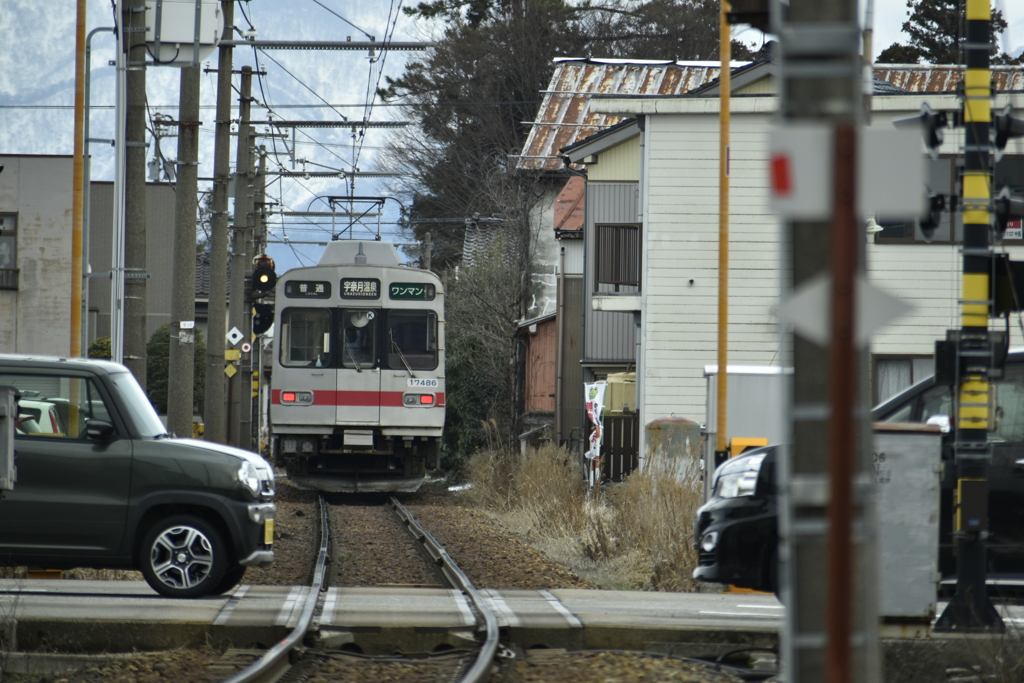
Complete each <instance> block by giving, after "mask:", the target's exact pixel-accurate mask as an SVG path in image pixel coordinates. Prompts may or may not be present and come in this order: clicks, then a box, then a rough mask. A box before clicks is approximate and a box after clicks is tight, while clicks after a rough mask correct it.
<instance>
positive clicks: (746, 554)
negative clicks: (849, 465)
mask: <svg viewBox="0 0 1024 683" xmlns="http://www.w3.org/2000/svg"><path fill="white" fill-rule="evenodd" d="M993 388H994V393H995V406H996V408H995V416H994V425H993V429H992V431H991V432H990V433H989V441H990V442H991V444H992V464H991V467H990V469H989V499H988V513H989V537H988V540H987V548H988V571H989V573H990V574H991V575H994V574H1015V575H1021V574H1024V352H1022V351H1013V352H1010V353H1009V354H1008V356H1007V360H1006V365H1005V368H1004V372H1003V378H1002V379H999V380H996V381H995V382H994V387H993ZM952 412H953V399H952V388H951V387H949V386H946V385H936V384H935V383H934V381H933V379H931V378H929V379H926V380H923V381H921V382H919V383H917V384H915V385H914V386H912V387H910V388H909V389H906V390H905V391H903V392H901V393H899V394H897V395H896V396H894V397H892V398H890V399H888V400H887V401H885V402H883V403H881V404H879V405H878V406H877V407H875V409H874V410H872V412H871V416H872V419H873V420H874V421H875V422H931V423H933V424H938V425H940V426H942V427H943V429H948V426H949V423H950V420H951V416H952ZM775 462H776V458H775V448H774V447H768V448H763V449H757V450H754V451H748V452H747V453H744V454H742V455H741V456H739V457H737V458H733V459H731V460H729V461H727V462H725V463H723V464H722V465H721V466H720V467H718V468H717V469H716V470H715V473H714V475H713V476H714V479H713V483H712V495H711V498H710V499H709V500H708V502H707V503H705V504H704V505H703V506H701V507H700V509H698V511H697V522H696V526H695V528H694V533H695V543H696V547H697V552H698V555H699V559H698V565H697V567H696V569H694V571H693V577H694V578H695V579H697V580H700V581H710V582H715V583H729V584H732V585H735V586H740V587H744V588H753V589H755V590H765V591H772V592H774V591H775V590H776V589H777V587H778V586H777V576H778V570H777V567H776V563H777V561H778V560H777V550H776V549H777V547H778V528H777V520H778V508H777V501H776V496H777V490H776V483H775V481H776V480H775ZM942 464H943V467H942V487H941V491H942V494H941V495H942V498H941V510H942V512H941V515H940V525H939V531H940V537H939V570H940V571H941V572H942V574H943V575H944V576H950V575H953V574H955V572H956V560H955V558H954V557H953V554H952V548H953V542H952V513H951V510H952V503H953V490H954V488H955V487H956V467H955V466H954V461H953V452H952V446H951V444H950V443H947V442H946V440H944V443H943V449H942ZM734 480H737V481H742V482H744V484H743V485H742V486H734V484H733V483H732V482H733V481H734Z"/></svg>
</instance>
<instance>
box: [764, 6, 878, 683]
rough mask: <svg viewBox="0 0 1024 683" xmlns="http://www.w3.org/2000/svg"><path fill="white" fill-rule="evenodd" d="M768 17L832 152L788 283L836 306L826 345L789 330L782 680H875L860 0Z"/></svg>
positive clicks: (797, 105)
mask: <svg viewBox="0 0 1024 683" xmlns="http://www.w3.org/2000/svg"><path fill="white" fill-rule="evenodd" d="M775 8H776V9H778V4H776V5H775ZM773 21H774V24H775V25H774V27H773V28H774V32H775V33H777V34H778V35H779V36H780V43H781V50H782V54H781V66H782V68H781V75H782V78H781V86H780V114H781V116H782V118H783V119H784V120H785V123H786V124H789V125H800V124H802V125H805V126H807V127H808V128H810V127H811V126H810V124H818V125H820V124H822V123H826V124H827V125H829V126H830V128H831V130H832V132H831V142H832V145H831V146H832V148H833V155H832V158H831V160H826V162H825V163H826V164H829V163H830V164H832V168H833V169H834V170H833V172H832V177H833V186H832V201H831V206H832V218H831V222H826V221H815V220H804V221H792V222H789V223H788V224H787V226H786V230H785V234H786V247H785V248H787V249H788V254H789V260H790V262H789V264H788V268H787V270H789V272H790V277H791V283H790V284H791V287H792V289H793V290H797V289H799V288H800V287H801V286H802V285H805V284H806V283H808V282H809V281H810V280H811V279H813V278H815V277H816V276H819V275H822V274H826V275H831V282H832V296H831V302H832V303H831V321H830V322H831V324H830V329H831V341H830V346H829V348H823V347H822V346H818V345H817V344H815V343H814V342H811V341H809V340H807V339H804V338H803V337H800V336H798V335H794V336H793V346H792V353H793V358H792V361H793V368H794V380H793V382H794V384H793V403H792V407H791V411H792V420H793V439H792V441H793V443H792V446H791V447H790V448H789V452H788V457H787V458H786V460H787V467H786V472H784V473H783V477H782V481H783V484H784V491H785V494H784V502H783V505H782V508H783V509H782V514H781V518H780V521H781V524H780V531H781V533H782V537H783V545H782V548H781V557H782V559H783V562H782V577H781V583H782V585H783V592H784V594H785V598H786V621H785V627H784V629H783V655H782V660H783V661H784V662H785V664H784V666H785V668H786V675H787V680H788V681H789V683H818V682H819V681H827V682H828V683H848V682H850V681H874V680H878V654H877V624H876V623H875V621H876V616H875V615H876V607H875V602H876V596H875V593H874V585H873V575H874V573H875V572H874V567H875V565H874V562H875V560H874V558H873V557H870V556H869V555H870V553H869V552H867V551H866V550H865V549H866V545H865V543H866V537H867V536H868V533H866V530H867V527H866V516H865V510H864V508H863V501H864V498H865V497H864V496H859V495H855V491H854V482H855V481H858V480H861V479H863V480H870V478H869V477H868V476H867V474H868V473H869V472H870V471H871V470H870V458H869V457H868V456H869V453H870V449H869V446H870V431H869V428H870V425H869V424H868V423H867V422H866V420H865V416H867V415H868V405H867V386H868V382H867V369H868V364H867V353H866V350H864V349H857V348H855V345H854V336H853V333H854V329H853V321H854V316H853V311H854V310H855V308H854V304H855V302H854V281H855V278H856V277H857V275H858V274H862V273H863V271H864V251H865V241H866V240H865V237H864V235H865V233H864V229H863V228H862V227H861V222H860V220H859V219H858V217H857V215H856V203H855V198H856V192H857V188H856V183H855V181H856V149H857V130H858V126H859V125H860V124H861V123H862V121H863V102H862V92H861V90H862V87H863V86H862V83H863V77H862V64H863V63H862V60H861V56H860V50H859V46H860V32H859V27H858V21H857V0H792V1H791V2H790V3H789V8H788V12H787V13H786V16H785V20H784V21H783V18H782V17H781V16H778V15H777V14H776V15H775V16H774V17H773ZM809 144H810V143H809ZM853 529H860V530H862V531H861V533H859V534H858V535H857V536H854V534H853ZM823 597H824V599H823Z"/></svg>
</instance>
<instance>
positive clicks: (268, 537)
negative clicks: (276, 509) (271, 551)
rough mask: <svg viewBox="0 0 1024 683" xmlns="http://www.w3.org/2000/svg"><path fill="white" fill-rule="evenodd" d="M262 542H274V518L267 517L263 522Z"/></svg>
mask: <svg viewBox="0 0 1024 683" xmlns="http://www.w3.org/2000/svg"><path fill="white" fill-rule="evenodd" d="M263 542H264V543H266V544H267V545H271V544H273V543H274V520H272V519H268V520H267V521H266V522H265V523H264V524H263Z"/></svg>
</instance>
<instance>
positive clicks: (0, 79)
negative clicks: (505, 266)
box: [0, 0, 1024, 272]
mask: <svg viewBox="0 0 1024 683" xmlns="http://www.w3.org/2000/svg"><path fill="white" fill-rule="evenodd" d="M403 2H404V3H405V4H406V5H412V4H413V0H252V1H251V2H241V3H237V4H236V9H235V22H234V23H235V25H236V27H238V28H239V29H241V30H249V29H250V24H251V26H252V27H254V28H255V30H256V31H257V32H258V39H259V40H294V41H309V40H321V41H328V40H329V41H338V40H345V39H346V38H347V37H349V36H351V39H352V40H353V41H362V40H368V39H369V38H368V37H367V34H369V35H372V36H374V37H376V39H377V40H383V39H384V38H385V36H389V35H390V36H391V37H392V39H393V40H396V41H403V40H406V41H408V40H418V41H422V40H430V39H431V38H432V37H434V36H433V35H432V32H434V31H436V29H437V27H436V26H435V25H431V24H427V25H424V23H423V22H419V23H417V22H416V21H415V20H413V19H410V18H409V17H407V16H405V15H404V14H402V13H401V12H399V11H398V10H399V8H400V6H401V5H402V3H403ZM75 6H76V3H75V0H46V2H40V1H39V0H0V46H3V47H2V48H0V153H2V154H71V153H72V152H73V134H74V131H73V121H74V119H73V116H74V112H73V106H72V105H73V103H74V45H75V34H74V31H75ZM995 7H997V8H999V9H1001V10H1002V11H1003V15H1004V17H1005V18H1006V19H1007V22H1008V23H1009V28H1008V29H1007V31H1006V33H1005V34H1004V36H1003V38H1004V49H1006V50H1007V51H1008V52H1010V53H1012V54H1016V53H1017V52H1019V51H1020V50H1022V49H1024V2H1020V0H995ZM111 8H112V1H111V0H88V9H87V29H86V30H87V31H90V30H92V29H94V28H101V27H110V26H112V25H113V13H112V9H111ZM240 9H244V10H245V13H244V14H243V13H242V12H241V11H239V10H240ZM907 15H908V10H907V8H906V0H875V3H874V27H875V31H874V50H873V52H874V53H875V55H877V54H878V53H879V52H881V51H882V50H883V49H885V48H886V47H888V46H889V45H891V44H892V43H893V42H898V41H903V40H905V36H902V35H901V28H900V27H901V25H902V23H903V22H904V21H906V18H907ZM735 34H736V37H737V38H738V39H740V40H743V41H746V42H750V43H752V44H758V45H759V44H760V42H761V36H760V34H758V33H757V32H756V31H752V30H749V29H748V30H746V31H744V30H743V29H742V28H740V27H737V29H735ZM114 48H115V43H114V39H113V37H112V36H111V34H110V33H108V32H106V31H102V32H98V33H97V34H96V35H95V37H94V38H93V40H92V64H91V73H92V92H91V97H90V100H91V113H90V126H91V130H90V137H92V138H101V139H110V138H113V136H114V130H113V121H114V110H113V104H114V101H115V88H114V81H115V79H114V69H113V68H112V67H110V66H108V61H109V60H112V59H113V58H114ZM416 54H417V53H409V52H391V53H378V54H377V55H375V56H374V57H373V58H371V57H370V55H368V54H367V53H365V52H354V51H330V52H327V51H316V52H305V51H292V50H267V51H264V52H261V53H258V54H257V52H256V51H255V50H253V49H251V48H238V49H236V50H235V51H234V68H235V69H240V68H241V67H242V66H243V65H245V64H249V65H250V66H253V67H254V70H257V69H261V70H263V71H265V72H266V75H265V76H262V77H261V78H260V79H258V81H254V84H253V94H254V96H255V97H256V98H257V99H258V100H259V103H258V104H256V105H254V107H253V114H252V116H253V119H254V120H266V119H268V118H269V117H271V116H272V117H274V118H279V119H291V120H296V119H298V120H327V121H338V120H340V117H341V116H345V117H347V118H348V119H356V120H362V119H364V118H365V119H368V120H371V121H395V120H404V119H405V116H404V114H403V109H402V108H401V107H395V106H382V103H381V102H380V101H379V100H378V99H377V98H375V97H374V96H373V93H374V90H375V86H376V85H377V84H378V83H381V84H383V78H382V76H385V75H391V76H392V77H394V76H397V75H400V74H401V72H402V70H403V67H404V65H405V63H406V61H407V60H408V59H411V58H415V56H416ZM579 56H585V55H579ZM589 56H592V57H600V56H601V55H598V54H594V55H589ZM257 60H258V63H257ZM216 62H217V60H216V56H215V55H214V56H213V57H212V58H208V59H207V60H206V61H205V63H204V67H209V68H211V69H215V68H216ZM146 78H147V97H148V101H149V107H150V114H151V116H152V117H153V118H155V119H158V118H160V116H166V117H169V118H170V119H176V118H177V102H178V79H179V75H178V70H177V69H175V68H171V67H155V68H150V69H148V70H147V76H146ZM215 93H216V75H215V74H214V73H204V74H203V76H202V83H201V106H202V109H201V111H200V119H201V120H202V121H203V125H202V127H201V134H200V170H199V176H200V178H204V177H205V178H208V177H211V176H212V175H213V130H214V127H213V120H214V103H215ZM325 103H329V104H331V105H336V106H332V107H328V106H326V104H325ZM311 104H312V105H314V106H301V107H300V106H295V105H311ZM289 105H291V106H289ZM268 107H269V109H270V110H271V111H272V112H273V114H270V113H268ZM236 115H237V114H236ZM388 135H390V133H389V132H388V130H387V129H372V128H371V129H367V131H366V134H365V136H363V137H362V138H360V139H357V140H353V136H352V133H351V130H350V129H347V128H322V129H299V132H297V133H296V140H295V141H296V144H295V145H294V147H293V145H292V141H291V139H282V138H274V137H266V138H264V139H263V140H261V143H262V144H265V145H267V148H268V150H270V152H271V154H270V155H269V156H268V167H269V168H270V169H271V170H288V171H290V170H293V163H294V169H295V170H300V171H301V170H303V164H302V163H301V161H298V162H293V158H294V159H297V160H301V159H306V160H307V162H306V164H305V168H306V169H308V170H311V171H312V170H350V169H351V168H352V167H353V164H354V165H355V166H357V167H358V169H359V170H360V171H374V170H379V159H378V158H377V154H378V152H379V150H380V148H381V147H382V146H383V145H384V144H385V143H386V141H387V139H388ZM157 142H159V148H160V152H161V153H162V155H163V156H164V157H166V158H168V159H173V158H174V157H175V156H176V153H177V142H176V139H175V138H174V137H161V138H160V139H159V141H157V140H154V139H152V137H151V139H150V147H149V151H148V157H149V158H153V157H154V156H156V146H157ZM89 151H90V153H91V154H92V157H93V161H92V177H93V179H94V180H110V179H112V178H113V176H114V154H113V150H112V148H111V147H110V145H108V144H106V143H92V144H91V145H90V149H89ZM233 164H234V155H233V153H232V165H233ZM396 182H401V180H400V179H399V180H379V179H357V181H356V186H355V195H357V196H384V195H388V194H389V190H388V184H389V183H396ZM208 187H209V184H208V183H207V184H204V183H202V182H201V183H200V189H201V190H203V189H208ZM350 190H351V188H350V187H346V185H345V182H344V181H342V180H340V179H337V178H329V179H321V178H310V179H309V180H305V179H303V178H287V179H286V178H277V177H268V194H269V198H268V201H273V202H277V203H278V205H279V208H281V209H283V210H285V211H327V210H329V206H328V203H327V201H326V200H324V199H323V197H325V196H338V195H347V194H348V193H349V192H350ZM386 206H387V210H386V211H385V212H384V215H383V216H382V218H381V221H382V225H381V233H382V236H383V237H384V239H388V240H391V241H398V242H401V241H405V240H407V237H406V236H404V235H400V234H399V233H398V232H396V231H397V227H396V225H395V221H396V219H397V206H398V204H397V203H396V202H393V201H388V202H387V203H386ZM357 208H358V207H357ZM364 208H365V207H364ZM323 220H325V219H319V218H301V217H281V216H275V217H273V218H272V220H271V221H270V230H271V234H270V240H271V241H272V243H271V244H270V245H269V246H268V249H267V251H268V253H269V254H270V255H271V256H272V257H273V258H274V259H275V261H277V264H278V272H283V271H284V270H286V269H288V268H292V267H295V266H299V265H311V264H312V263H315V262H316V260H317V259H318V258H319V255H320V252H321V251H322V250H323V247H322V246H321V245H318V244H304V242H317V241H321V242H322V241H324V240H327V239H330V237H331V234H332V232H334V231H336V229H337V228H336V226H335V227H332V225H331V223H330V220H329V219H326V220H327V222H325V223H320V224H314V223H312V221H323ZM365 223H366V225H365V226H362V227H357V228H356V230H357V232H356V234H357V235H359V236H366V237H369V236H370V235H372V234H373V232H375V231H376V229H377V224H376V219H372V220H366V221H365Z"/></svg>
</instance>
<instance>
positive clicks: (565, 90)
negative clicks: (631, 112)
mask: <svg viewBox="0 0 1024 683" xmlns="http://www.w3.org/2000/svg"><path fill="white" fill-rule="evenodd" d="M718 70H719V65H718V62H654V61H638V62H625V61H622V60H589V59H571V60H560V61H559V62H558V63H557V64H556V65H555V73H554V74H553V75H552V76H551V83H550V85H549V86H548V89H547V90H545V91H543V92H542V94H543V95H544V99H543V100H542V101H541V104H540V109H538V111H537V119H536V121H535V122H534V125H533V129H532V130H531V131H530V135H529V137H528V138H527V139H526V145H524V147H523V154H522V156H521V157H519V163H518V168H519V169H521V170H533V171H557V170H558V169H560V168H562V161H561V159H560V158H559V156H558V150H560V149H561V148H563V147H567V146H568V145H571V144H572V143H574V142H576V141H577V140H582V139H583V138H586V137H589V136H591V135H593V134H594V133H597V132H599V131H601V130H604V129H605V128H607V127H609V126H613V125H615V124H616V123H618V122H619V121H622V117H621V116H611V115H609V114H597V113H593V112H591V111H590V101H591V99H592V98H593V97H594V96H600V95H616V96H620V97H629V96H646V97H656V96H666V95H681V94H683V93H685V92H688V91H690V90H693V89H694V88H696V87H698V86H700V85H704V84H705V83H709V82H711V81H712V80H714V79H716V78H718Z"/></svg>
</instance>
